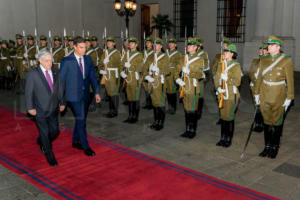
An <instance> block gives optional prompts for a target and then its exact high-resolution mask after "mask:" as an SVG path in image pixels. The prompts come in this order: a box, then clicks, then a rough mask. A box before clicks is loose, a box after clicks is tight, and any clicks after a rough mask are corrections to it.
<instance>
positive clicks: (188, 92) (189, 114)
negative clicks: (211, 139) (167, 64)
mask: <svg viewBox="0 0 300 200" xmlns="http://www.w3.org/2000/svg"><path fill="white" fill-rule="evenodd" d="M188 45H195V46H198V45H199V42H198V41H197V40H196V39H194V38H188ZM204 63H205V62H204V59H203V58H202V57H200V56H198V55H197V52H195V53H194V54H187V55H185V56H184V57H183V58H182V59H181V61H180V63H179V64H178V65H177V75H176V83H177V84H178V85H179V86H180V93H181V95H182V94H183V96H181V97H182V98H183V105H184V112H185V122H186V131H185V132H184V133H183V134H182V135H181V136H182V137H187V138H193V137H195V135H196V130H197V121H198V118H197V110H198V106H199V101H198V99H199V95H200V93H201V85H202V82H203V80H204V78H205V75H204V72H203V71H204V67H205V64H204ZM179 72H182V77H179Z"/></svg>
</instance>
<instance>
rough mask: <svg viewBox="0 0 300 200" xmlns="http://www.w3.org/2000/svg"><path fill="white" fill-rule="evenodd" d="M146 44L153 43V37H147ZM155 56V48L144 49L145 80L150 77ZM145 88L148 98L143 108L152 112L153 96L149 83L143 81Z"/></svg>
mask: <svg viewBox="0 0 300 200" xmlns="http://www.w3.org/2000/svg"><path fill="white" fill-rule="evenodd" d="M146 42H151V43H153V39H152V38H151V37H147V38H146ZM153 55H154V50H153V48H149V49H144V52H143V56H144V59H143V63H144V66H143V79H144V77H145V76H147V75H148V72H149V67H150V65H151V63H152V62H153ZM143 87H144V91H145V96H146V104H145V106H144V107H143V108H144V109H148V110H150V109H152V102H151V96H150V93H149V90H148V88H149V85H148V82H147V81H145V80H143Z"/></svg>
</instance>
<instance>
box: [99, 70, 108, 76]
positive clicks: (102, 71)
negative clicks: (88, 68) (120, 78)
mask: <svg viewBox="0 0 300 200" xmlns="http://www.w3.org/2000/svg"><path fill="white" fill-rule="evenodd" d="M99 74H102V75H106V74H107V72H106V71H105V70H102V69H101V70H100V71H99Z"/></svg>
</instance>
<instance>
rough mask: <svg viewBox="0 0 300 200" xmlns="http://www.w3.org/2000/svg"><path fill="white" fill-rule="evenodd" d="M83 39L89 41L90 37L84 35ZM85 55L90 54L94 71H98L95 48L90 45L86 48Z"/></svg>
mask: <svg viewBox="0 0 300 200" xmlns="http://www.w3.org/2000/svg"><path fill="white" fill-rule="evenodd" d="M84 40H85V41H91V37H89V36H86V37H85V38H84ZM85 54H86V55H87V56H90V57H91V58H92V61H93V64H94V66H95V68H96V71H98V67H97V52H96V51H95V49H94V48H93V47H92V45H91V46H90V47H89V48H87V50H86V53H85Z"/></svg>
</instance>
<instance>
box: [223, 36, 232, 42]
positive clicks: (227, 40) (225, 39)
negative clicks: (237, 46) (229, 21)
mask: <svg viewBox="0 0 300 200" xmlns="http://www.w3.org/2000/svg"><path fill="white" fill-rule="evenodd" d="M223 42H224V43H227V44H231V41H230V39H229V38H228V37H224V38H223Z"/></svg>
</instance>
